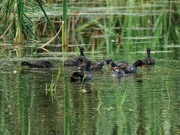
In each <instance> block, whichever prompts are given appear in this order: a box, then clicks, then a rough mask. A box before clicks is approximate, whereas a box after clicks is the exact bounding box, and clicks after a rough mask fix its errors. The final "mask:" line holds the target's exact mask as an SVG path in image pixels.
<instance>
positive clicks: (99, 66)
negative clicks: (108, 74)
mask: <svg viewBox="0 0 180 135" xmlns="http://www.w3.org/2000/svg"><path fill="white" fill-rule="evenodd" d="M110 62H112V59H107V60H103V61H102V62H100V63H95V62H94V63H91V67H90V70H102V67H103V66H104V65H109V64H110Z"/></svg>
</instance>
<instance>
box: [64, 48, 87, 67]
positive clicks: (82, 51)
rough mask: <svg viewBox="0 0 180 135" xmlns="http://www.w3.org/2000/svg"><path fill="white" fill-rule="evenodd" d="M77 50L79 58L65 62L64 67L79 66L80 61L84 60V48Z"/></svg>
mask: <svg viewBox="0 0 180 135" xmlns="http://www.w3.org/2000/svg"><path fill="white" fill-rule="evenodd" d="M79 50H80V56H78V57H76V58H70V59H67V60H65V61H64V66H79V64H80V63H81V62H82V59H83V58H85V56H84V48H82V47H80V49H79Z"/></svg>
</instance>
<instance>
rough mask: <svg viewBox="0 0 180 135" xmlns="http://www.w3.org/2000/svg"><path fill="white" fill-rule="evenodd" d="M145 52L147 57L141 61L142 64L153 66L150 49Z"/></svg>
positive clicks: (153, 61)
mask: <svg viewBox="0 0 180 135" xmlns="http://www.w3.org/2000/svg"><path fill="white" fill-rule="evenodd" d="M146 51H147V57H146V58H144V59H142V61H143V63H144V64H145V65H155V60H154V59H153V58H151V56H150V52H151V49H150V48H147V50H146Z"/></svg>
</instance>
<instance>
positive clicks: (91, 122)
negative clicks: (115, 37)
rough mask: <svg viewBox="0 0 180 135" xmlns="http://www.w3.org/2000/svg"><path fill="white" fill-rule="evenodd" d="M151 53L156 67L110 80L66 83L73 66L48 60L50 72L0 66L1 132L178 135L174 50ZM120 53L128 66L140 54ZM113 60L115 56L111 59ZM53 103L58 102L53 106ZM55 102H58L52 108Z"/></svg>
mask: <svg viewBox="0 0 180 135" xmlns="http://www.w3.org/2000/svg"><path fill="white" fill-rule="evenodd" d="M179 51H180V50H179V49H178V48H176V51H174V53H172V52H168V53H156V54H152V55H153V57H154V58H155V59H156V63H157V65H156V66H155V67H152V68H144V69H141V68H139V69H138V71H137V74H135V75H126V76H125V77H124V78H122V79H121V80H120V82H115V81H114V80H113V78H112V77H111V76H110V72H94V71H93V72H92V75H93V80H92V82H89V83H85V84H81V85H80V84H74V83H70V81H69V77H70V75H71V73H72V72H73V70H76V69H74V68H69V67H68V68H67V67H66V68H65V69H63V68H62V67H61V68H60V70H61V71H62V72H61V76H60V79H59V81H58V82H57V84H56V88H54V90H55V92H54V94H56V97H55V96H53V95H52V93H51V92H50V91H48V90H47V89H48V88H50V86H51V83H52V80H53V79H54V78H56V76H57V73H58V69H59V64H58V63H60V61H57V60H53V63H54V65H55V68H54V69H52V70H50V71H36V70H31V71H28V70H27V71H26V72H20V70H19V63H18V62H17V63H14V62H8V61H7V64H2V65H1V72H0V93H1V94H0V102H1V110H0V114H1V115H0V118H1V122H0V123H1V126H0V133H1V134H9V135H12V134H15V135H16V134H24V135H27V134H33V135H41V134H42V135H45V134H47V135H55V134H57V135H60V134H61V135H64V134H75V135H82V134H87V135H92V134H98V135H101V134H102V135H105V134H107V135H112V134H114V135H121V134H125V135H126V134H127V135H130V134H179V133H180V129H179V126H180V124H179V121H180V117H179V115H180V112H179V105H180V98H179V97H180V92H179V87H180V84H179V78H180V74H179V71H180V69H179V67H180V63H179V54H178V52H179ZM131 56H132V58H131V59H129V56H126V54H124V55H122V58H125V57H127V58H128V60H129V61H130V63H131V62H133V61H134V60H136V59H138V58H143V57H144V56H145V54H141V53H140V54H133V53H132V54H131ZM113 57H114V58H113V59H114V60H115V61H117V60H119V59H118V57H119V56H113ZM14 70H16V71H17V73H15V72H14ZM57 101H58V102H57ZM57 103H60V105H58V104H57Z"/></svg>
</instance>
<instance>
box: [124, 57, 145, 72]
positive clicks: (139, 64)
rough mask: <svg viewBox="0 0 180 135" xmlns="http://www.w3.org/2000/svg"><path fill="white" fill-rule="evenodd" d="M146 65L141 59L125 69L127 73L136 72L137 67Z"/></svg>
mask: <svg viewBox="0 0 180 135" xmlns="http://www.w3.org/2000/svg"><path fill="white" fill-rule="evenodd" d="M139 66H140V67H144V63H143V62H142V61H141V60H137V61H135V62H134V63H133V64H132V65H129V66H127V67H126V69H125V70H124V72H125V74H130V73H136V70H137V67H139Z"/></svg>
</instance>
